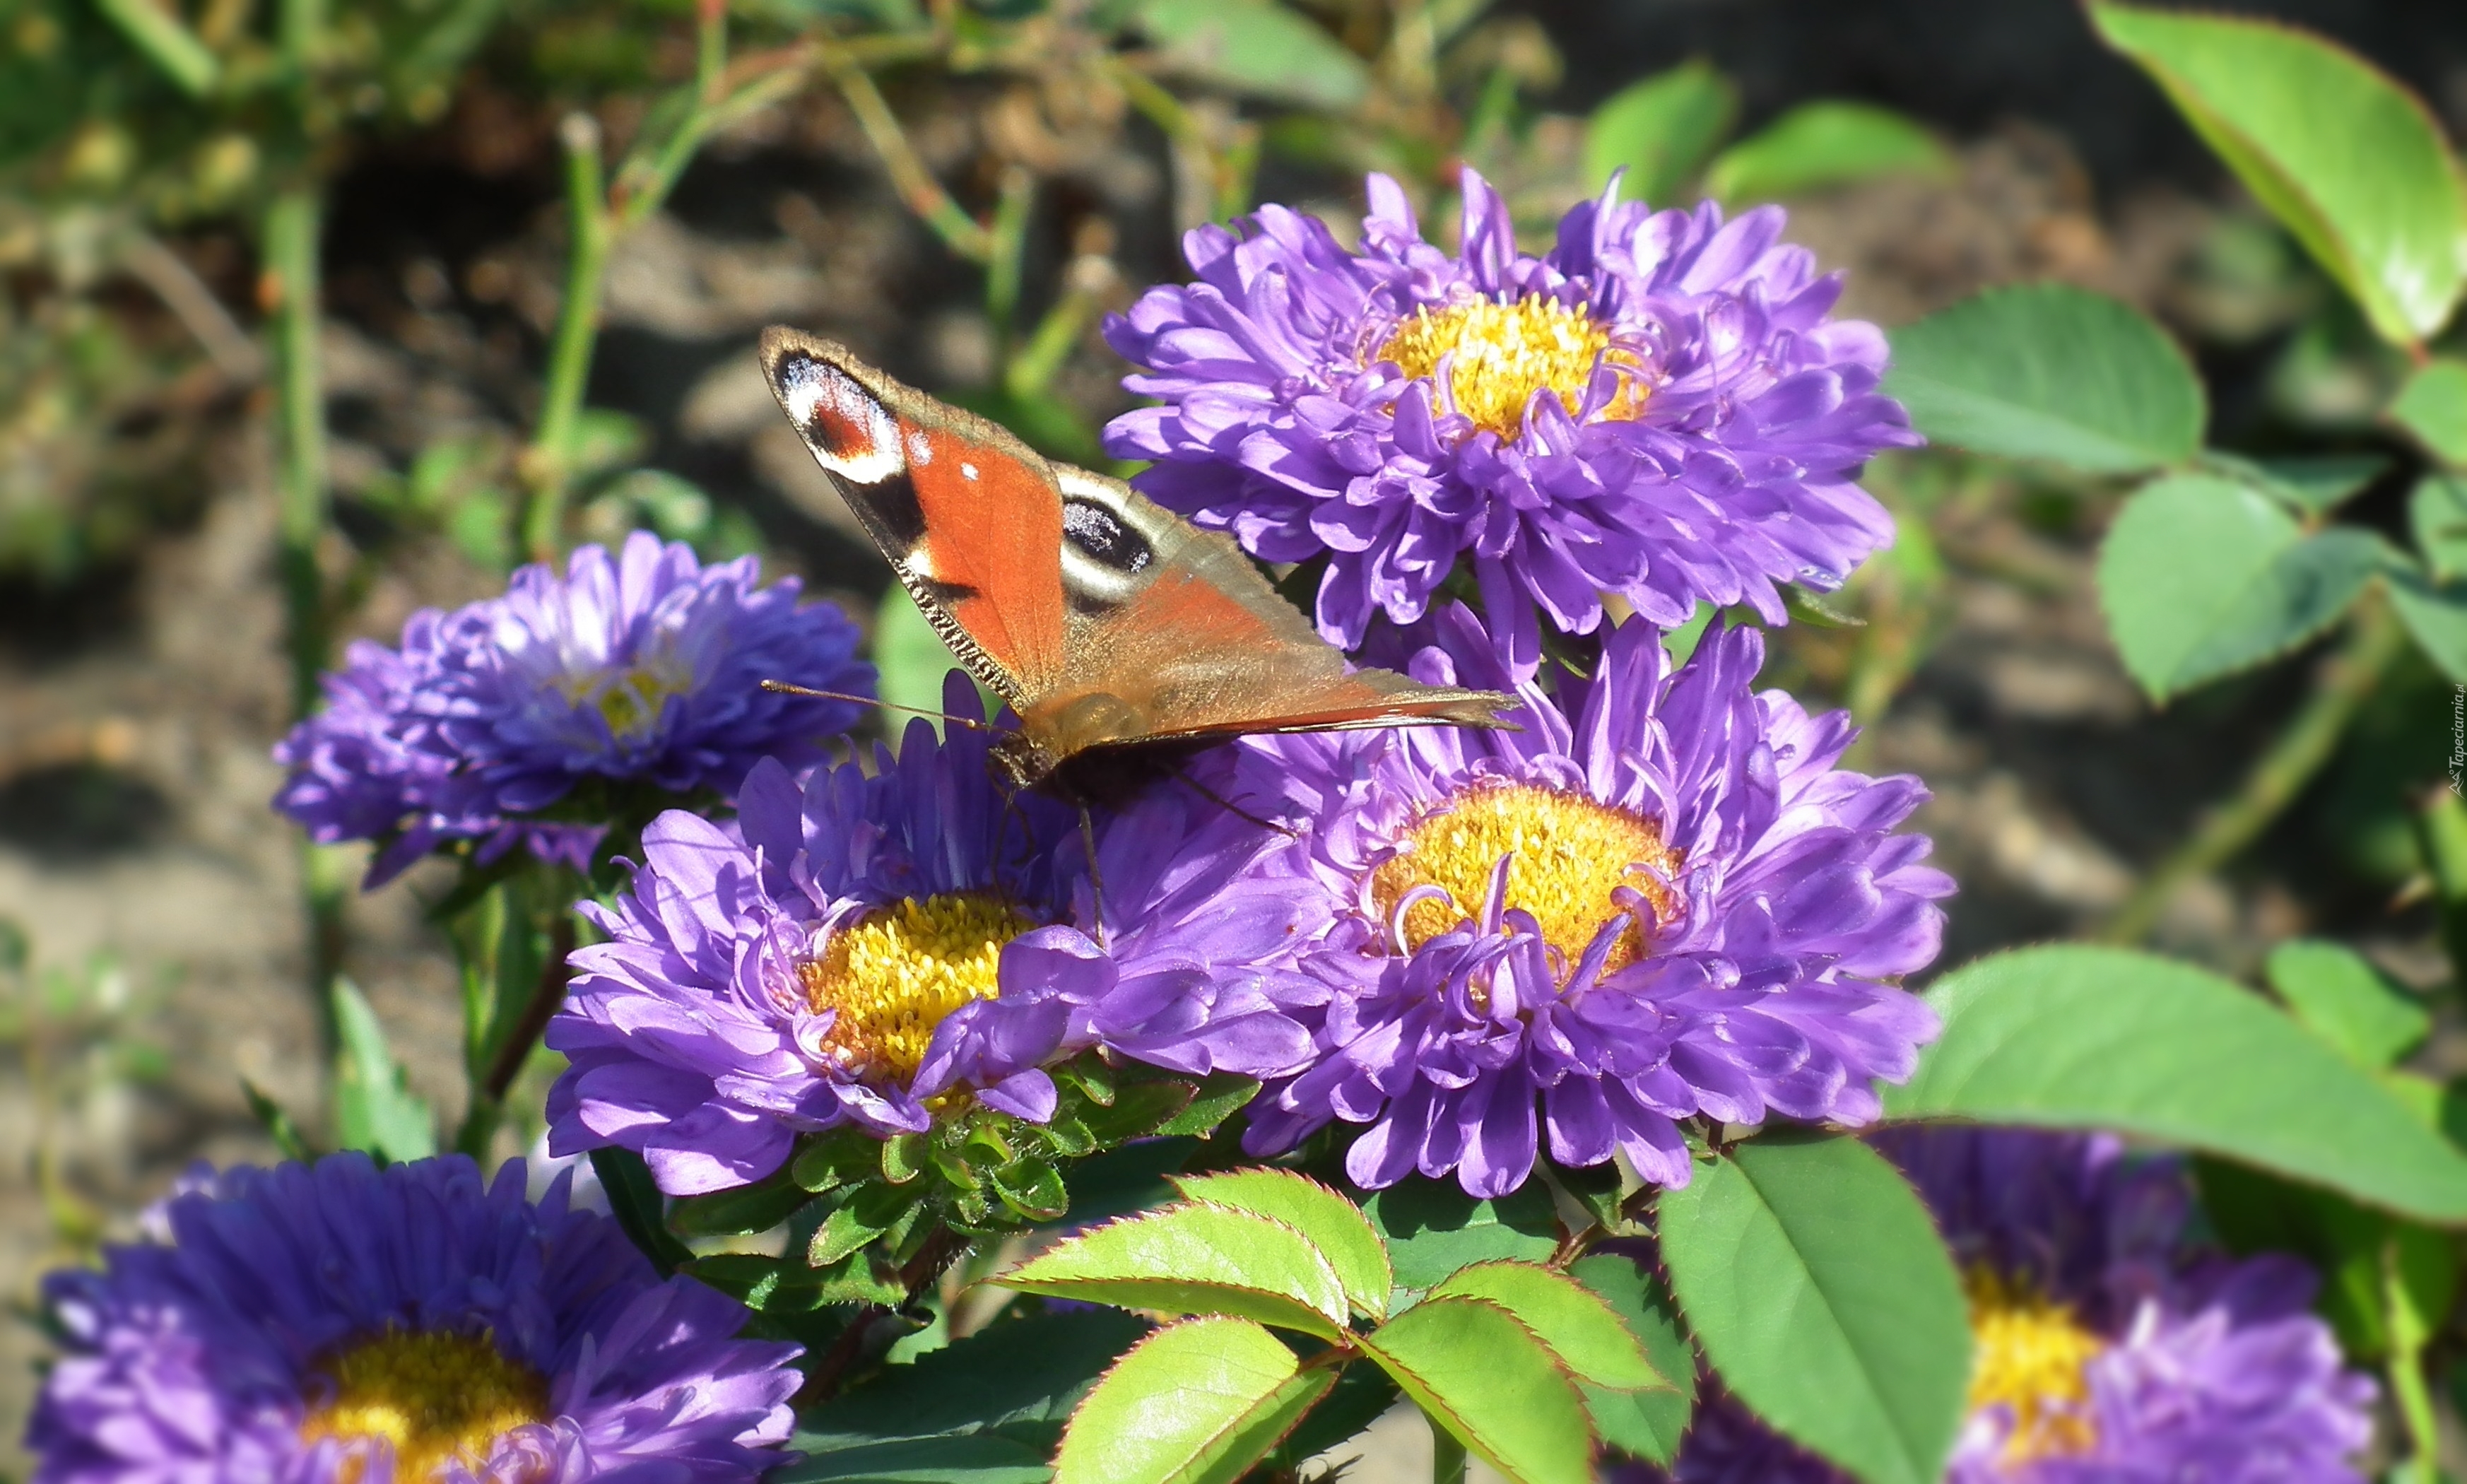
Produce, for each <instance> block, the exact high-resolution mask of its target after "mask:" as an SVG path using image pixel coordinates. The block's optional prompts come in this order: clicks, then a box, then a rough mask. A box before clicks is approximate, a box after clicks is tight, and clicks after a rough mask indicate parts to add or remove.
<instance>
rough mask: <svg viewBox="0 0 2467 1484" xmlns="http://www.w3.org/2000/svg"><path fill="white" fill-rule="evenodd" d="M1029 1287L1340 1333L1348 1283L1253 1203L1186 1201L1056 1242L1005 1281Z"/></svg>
mask: <svg viewBox="0 0 2467 1484" xmlns="http://www.w3.org/2000/svg"><path fill="white" fill-rule="evenodd" d="M999 1281H1000V1282H1001V1283H1002V1285H1003V1287H1005V1288H1009V1289H1017V1290H1019V1291H1020V1292H1021V1293H1044V1294H1048V1295H1050V1296H1052V1297H1055V1298H1075V1299H1082V1300H1086V1301H1089V1302H1093V1303H1103V1304H1119V1305H1120V1306H1121V1307H1123V1308H1125V1309H1157V1310H1164V1311H1166V1312H1168V1313H1175V1314H1216V1315H1233V1316H1235V1317H1238V1318H1247V1319H1256V1320H1259V1321H1260V1322H1261V1323H1264V1324H1275V1325H1279V1326H1282V1327H1283V1328H1286V1329H1294V1330H1301V1331H1302V1332H1303V1333H1305V1334H1310V1335H1317V1336H1319V1337H1320V1338H1323V1339H1329V1340H1333V1339H1336V1338H1340V1336H1341V1335H1342V1334H1343V1333H1344V1329H1345V1319H1346V1297H1345V1285H1344V1284H1343V1283H1342V1282H1341V1281H1339V1279H1338V1278H1337V1275H1336V1270H1335V1269H1333V1268H1331V1267H1329V1266H1328V1261H1327V1259H1326V1258H1324V1257H1323V1256H1321V1255H1320V1252H1319V1249H1318V1248H1315V1247H1313V1246H1311V1244H1310V1243H1309V1241H1308V1240H1306V1239H1305V1238H1304V1237H1303V1236H1302V1234H1301V1232H1298V1231H1296V1230H1294V1228H1292V1227H1291V1226H1288V1225H1284V1224H1283V1223H1281V1222H1276V1221H1271V1220H1269V1219H1268V1218H1267V1217H1264V1216H1254V1215H1252V1214H1251V1213H1250V1212H1248V1211H1233V1210H1227V1209H1225V1208H1223V1207H1221V1206H1212V1205H1180V1206H1172V1207H1169V1208H1167V1209H1166V1210H1163V1211H1159V1212H1157V1213H1156V1214H1155V1215H1153V1216H1134V1217H1130V1218H1127V1219H1125V1220H1122V1221H1118V1222H1114V1223H1112V1224H1110V1225H1103V1226H1099V1227H1098V1228H1096V1229H1095V1230H1093V1231H1089V1232H1086V1233H1083V1234H1082V1235H1079V1236H1076V1237H1074V1238H1072V1239H1071V1240H1069V1241H1067V1242H1062V1243H1057V1244H1056V1245H1054V1246H1052V1247H1050V1248H1046V1249H1045V1250H1044V1251H1043V1252H1040V1253H1038V1254H1037V1255H1036V1256H1035V1257H1033V1258H1031V1259H1030V1260H1029V1261H1028V1262H1027V1263H1026V1264H1025V1265H1023V1266H1021V1267H1019V1268H1016V1269H1013V1270H1011V1271H1010V1272H1008V1273H1007V1274H1005V1275H1004V1276H1003V1277H1002V1278H1001V1279H1000V1280H999Z"/></svg>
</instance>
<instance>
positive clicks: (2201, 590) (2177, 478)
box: [2098, 474, 2388, 701]
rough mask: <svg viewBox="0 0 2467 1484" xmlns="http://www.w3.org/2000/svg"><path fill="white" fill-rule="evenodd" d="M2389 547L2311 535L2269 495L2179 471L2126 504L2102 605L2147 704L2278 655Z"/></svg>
mask: <svg viewBox="0 0 2467 1484" xmlns="http://www.w3.org/2000/svg"><path fill="white" fill-rule="evenodd" d="M2387 550H2388V549H2387V548H2386V547H2385V546H2384V545H2383V544H2382V542H2381V541H2380V540H2379V539H2378V538H2377V537H2375V536H2373V535H2372V534H2371V533H2370V532H2368V531H2365V530H2362V529H2359V528H2354V527H2343V526H2334V527H2331V528H2328V529H2326V530H2321V531H2317V532H2315V533H2314V534H2312V535H2310V536H2308V535H2306V534H2305V533H2304V531H2303V528H2301V527H2299V526H2297V523H2296V521H2295V520H2294V518H2292V517H2291V516H2289V515H2288V513H2287V512H2286V511H2285V510H2284V509H2282V508H2280V507H2279V506H2278V505H2277V504H2276V503H2275V502H2274V501H2272V500H2270V499H2269V498H2268V497H2266V496H2264V495H2261V494H2259V493H2257V492H2256V491H2253V490H2251V489H2247V488H2246V487H2244V486H2243V485H2242V484H2238V483H2232V482H2230V481H2228V480H2224V479H2220V478H2217V477H2216V476H2214V475H2208V474H2179V475H2174V476H2171V477H2170V478H2167V479H2162V480H2160V481H2158V482H2157V483H2153V484H2151V485H2149V486H2148V487H2147V488H2145V489H2143V490H2141V491H2140V492H2139V493H2138V494H2136V495H2135V496H2134V497H2133V498H2132V499H2131V500H2129V501H2127V502H2126V503H2125V506H2124V509H2123V512H2122V513H2121V514H2119V515H2118V516H2117V517H2116V524H2115V525H2113V526H2111V527H2110V528H2108V532H2107V540H2106V542H2105V543H2104V544H2103V545H2102V546H2101V547H2100V548H2099V553H2098V590H2099V604H2100V606H2101V607H2102V608H2104V609H2105V610H2106V611H2107V622H2108V629H2109V632H2110V633H2111V634H2112V635H2114V637H2115V640H2116V651H2117V653H2119V654H2120V655H2121V656H2122V657H2123V659H2124V667H2125V668H2126V669H2128V670H2130V671H2132V672H2133V678H2134V679H2135V680H2137V681H2139V682H2140V684H2141V688H2142V689H2144V690H2146V691H2148V692H2149V693H2150V696H2151V699H2153V700H2157V701H2164V700H2166V699H2167V698H2168V697H2170V696H2174V695H2178V694H2181V693H2183V692H2184V691H2186V690H2189V689H2191V688H2192V687H2194V686H2198V685H2201V684H2202V683H2203V682H2205V681H2209V680H2215V679H2217V678H2218V677H2220V676H2222V675H2226V674H2229V673H2231V672H2233V671H2236V670H2240V669H2245V668H2247V667H2249V666H2252V665H2254V664H2258V663H2261V662H2262V661H2264V660H2268V659H2271V658H2273V657H2274V656H2276V655H2281V654H2285V653H2286V652H2287V651H2289V650H2291V649H2293V648H2295V647H2296V646H2297V645H2298V644H2300V643H2302V642H2303V641H2306V640H2308V639H2311V638H2312V637H2313V636H2314V635H2316V634H2319V633H2320V632H2321V631H2322V630H2323V629H2326V628H2328V627H2329V626H2330V625H2331V624H2333V623H2335V622H2337V621H2338V619H2339V616H2340V615H2341V614H2343V613H2344V612H2346V609H2347V605H2348V604H2349V603H2351V602H2353V601H2354V600H2355V597H2356V595H2357V594H2358V593H2359V592H2361V591H2363V589H2364V585H2365V580H2366V579H2367V578H2369V577H2371V576H2372V574H2373V573H2374V572H2375V571H2376V570H2377V569H2379V568H2380V567H2381V566H2382V564H2383V562H2384V560H2385V553H2386V552H2387Z"/></svg>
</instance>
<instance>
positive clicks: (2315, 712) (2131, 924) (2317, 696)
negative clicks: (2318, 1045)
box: [2100, 596, 2407, 943]
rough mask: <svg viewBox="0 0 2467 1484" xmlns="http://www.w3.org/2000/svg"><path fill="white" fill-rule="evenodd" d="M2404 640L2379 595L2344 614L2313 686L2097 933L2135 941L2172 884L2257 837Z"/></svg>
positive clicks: (2154, 921) (2331, 746) (2330, 746)
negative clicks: (2335, 645) (2342, 636)
mask: <svg viewBox="0 0 2467 1484" xmlns="http://www.w3.org/2000/svg"><path fill="white" fill-rule="evenodd" d="M2406 647H2407V636H2406V634H2405V632H2404V631H2402V630H2401V629H2400V627H2399V624H2398V620H2397V619H2396V618H2393V617H2392V616H2391V614H2390V611H2389V605H2388V603H2386V602H2383V601H2382V600H2381V599H2380V598H2379V597H2378V596H2372V597H2367V598H2366V599H2365V601H2364V602H2363V603H2361V604H2359V605H2358V606H2357V608H2356V612H2355V615H2354V617H2353V618H2351V619H2350V620H2349V622H2348V629H2347V638H2346V641H2345V642H2344V643H2343V644H2341V645H2340V646H2339V649H2338V651H2337V652H2336V653H2335V654H2333V655H2331V656H2330V657H2329V659H2328V660H2326V661H2325V662H2323V663H2322V665H2321V668H2320V671H2319V673H2318V674H2317V675H2316V676H2315V679H2314V685H2313V694H2312V696H2311V697H2310V698H2309V699H2308V700H2306V702H2305V703H2304V707H2303V708H2302V709H2301V710H2299V711H2297V713H2296V715H2295V716H2294V717H2292V718H2291V719H2290V720H2289V721H2288V723H2287V726H2286V728H2285V729H2284V730H2283V731H2280V732H2279V734H2278V738H2277V740H2276V741H2274V742H2273V743H2271V745H2270V749H2269V751H2267V752H2265V753H2262V754H2261V758H2260V760H2259V761H2257V762H2255V763H2254V764H2253V766H2252V772H2250V773H2248V774H2247V775H2245V779H2244V783H2243V785H2242V786H2241V787H2239V788H2238V789H2237V790H2236V792H2235V794H2234V795H2233V796H2232V797H2231V798H2227V799H2225V800H2223V801H2221V802H2220V803H2218V804H2217V805H2215V806H2213V807H2212V808H2211V809H2210V810H2209V811H2208V812H2207V813H2206V814H2204V815H2203V816H2202V819H2201V821H2199V822H2198V823H2197V824H2196V825H2195V826H2194V829H2193V833H2192V835H2191V837H2190V838H2189V839H2187V840H2186V841H2185V842H2184V843H2183V844H2181V845H2179V846H2177V848H2176V850H2175V852H2174V853H2173V854H2171V855H2169V856H2168V857H2167V858H2166V859H2164V860H2162V861H2161V862H2160V863H2159V864H2158V865H2157V866H2153V867H2152V868H2151V869H2150V872H2149V873H2148V874H2147V875H2145V876H2143V877H2142V878H2141V884H2140V885H2139V886H2138V887H2136V888H2134V891H2133V894H2132V895H2131V896H2129V897H2127V898H2126V899H2125V902H2124V905H2123V906H2122V907H2121V908H2119V909H2118V910H2117V911H2116V916H2115V917H2114V918H2112V919H2111V920H2110V921H2109V922H2108V924H2107V927H2106V930H2105V931H2104V932H2103V933H2101V934H2100V935H2101V936H2102V937H2104V938H2105V939H2106V940H2107V941H2108V942H2111V943H2139V942H2140V941H2141V940H2142V939H2144V938H2146V937H2148V936H2149V935H2150V933H2151V932H2152V930H2153V929H2155V928H2157V927H2158V925H2159V919H2160V916H2161V914H2162V913H2163V912H2164V911H2166V909H2167V904H2168V902H2169V901H2170V900H2172V899H2173V898H2174V897H2175V895H2176V892H2177V890H2178V889H2179V888H2182V887H2184V885H2185V884H2186V883H2188V882H2190V881H2192V880H2194V879H2195V878H2196V877H2201V876H2207V875H2208V874H2209V873H2210V872H2212V871H2214V870H2216V869H2218V868H2219V867H2220V866H2224V865H2226V864H2227V863H2228V862H2229V860H2231V859H2233V858H2234V857H2235V856H2236V855H2237V853H2238V852H2240V851H2242V850H2243V849H2244V848H2245V847H2246V846H2247V845H2250V844H2252V843H2253V841H2254V840H2256V839H2258V838H2259V837H2260V835H2261V833H2262V831H2264V830H2266V829H2268V828H2269V827H2270V825H2271V822H2272V821H2275V820H2276V819H2277V818H2278V817H2279V815H2280V814H2282V813H2284V812H2285V811H2286V809H2287V806H2288V805H2289V804H2291V803H2294V802H2295V801H2296V796H2297V795H2298V794H2300V793H2302V792H2303V791H2304V785H2305V784H2307V783H2309V782H2311V781H2312V780H2313V776H2314V775H2316V774H2318V773H2320V771H2321V769H2322V767H2323V765H2324V764H2326V763H2328V762H2329V760H2330V757H2331V755H2332V754H2333V753H2336V752H2337V751H2338V747H2339V739H2340V738H2341V737H2343V736H2344V735H2345V734H2346V731H2347V725H2348V723H2350V722H2352V721H2354V720H2355V717H2356V712H2357V711H2358V709H2360V708H2362V707H2363V706H2364V704H2365V699H2366V698H2367V697H2369V696H2370V695H2371V694H2372V693H2373V688H2374V687H2375V686H2378V685H2380V684H2381V679H2382V676H2383V674H2384V673H2385V672H2387V671H2388V669H2389V667H2390V664H2391V663H2393V662H2394V661H2396V660H2397V659H2398V657H2399V655H2400V654H2401V653H2402V652H2404V651H2405V649H2406Z"/></svg>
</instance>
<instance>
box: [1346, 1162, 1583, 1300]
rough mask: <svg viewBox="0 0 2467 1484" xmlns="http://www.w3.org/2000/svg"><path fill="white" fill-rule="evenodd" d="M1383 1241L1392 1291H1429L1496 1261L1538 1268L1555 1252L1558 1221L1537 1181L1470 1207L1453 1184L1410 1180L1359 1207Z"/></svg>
mask: <svg viewBox="0 0 2467 1484" xmlns="http://www.w3.org/2000/svg"><path fill="white" fill-rule="evenodd" d="M1363 1211H1364V1214H1366V1215H1368V1216H1369V1218H1370V1224H1371V1225H1373V1226H1375V1227H1377V1228H1378V1230H1379V1233H1380V1235H1381V1236H1383V1237H1385V1238H1386V1239H1387V1242H1388V1260H1389V1261H1390V1262H1391V1263H1392V1264H1393V1265H1394V1266H1395V1271H1396V1285H1397V1287H1399V1288H1407V1289H1416V1290H1419V1289H1427V1288H1429V1287H1431V1286H1432V1285H1433V1284H1435V1283H1437V1282H1438V1281H1439V1280H1440V1279H1441V1278H1444V1277H1446V1276H1447V1275H1448V1274H1449V1273H1452V1272H1454V1271H1456V1270H1458V1269H1460V1268H1462V1267H1466V1266H1467V1265H1469V1264H1473V1263H1482V1262H1489V1261H1492V1260H1494V1259H1496V1258H1502V1257H1515V1258H1523V1259H1525V1260H1526V1261H1528V1262H1540V1261H1541V1260H1542V1259H1544V1258H1546V1257H1549V1256H1550V1254H1551V1253H1553V1252H1555V1251H1557V1250H1558V1249H1559V1218H1558V1216H1557V1214H1556V1213H1555V1212H1553V1211H1552V1210H1551V1208H1550V1193H1549V1192H1548V1191H1546V1190H1544V1189H1543V1188H1542V1182H1541V1181H1539V1180H1529V1181H1528V1182H1527V1183H1526V1185H1525V1188H1523V1189H1522V1190H1519V1191H1517V1192H1515V1193H1514V1194H1513V1195H1505V1196H1502V1197H1500V1198H1499V1199H1498V1200H1496V1201H1476V1200H1475V1199H1474V1198H1473V1197H1471V1196H1469V1195H1466V1194H1465V1193H1464V1191H1463V1190H1462V1189H1460V1188H1459V1186H1458V1184H1457V1182H1456V1181H1455V1180H1430V1179H1428V1178H1425V1177H1419V1176H1416V1177H1411V1178H1408V1179H1406V1180H1402V1181H1400V1182H1398V1183H1396V1184H1393V1185H1391V1186H1389V1187H1388V1188H1387V1189H1385V1190H1383V1191H1380V1192H1379V1193H1378V1194H1376V1195H1374V1196H1372V1197H1371V1198H1370V1199H1369V1201H1367V1202H1365V1203H1363Z"/></svg>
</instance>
